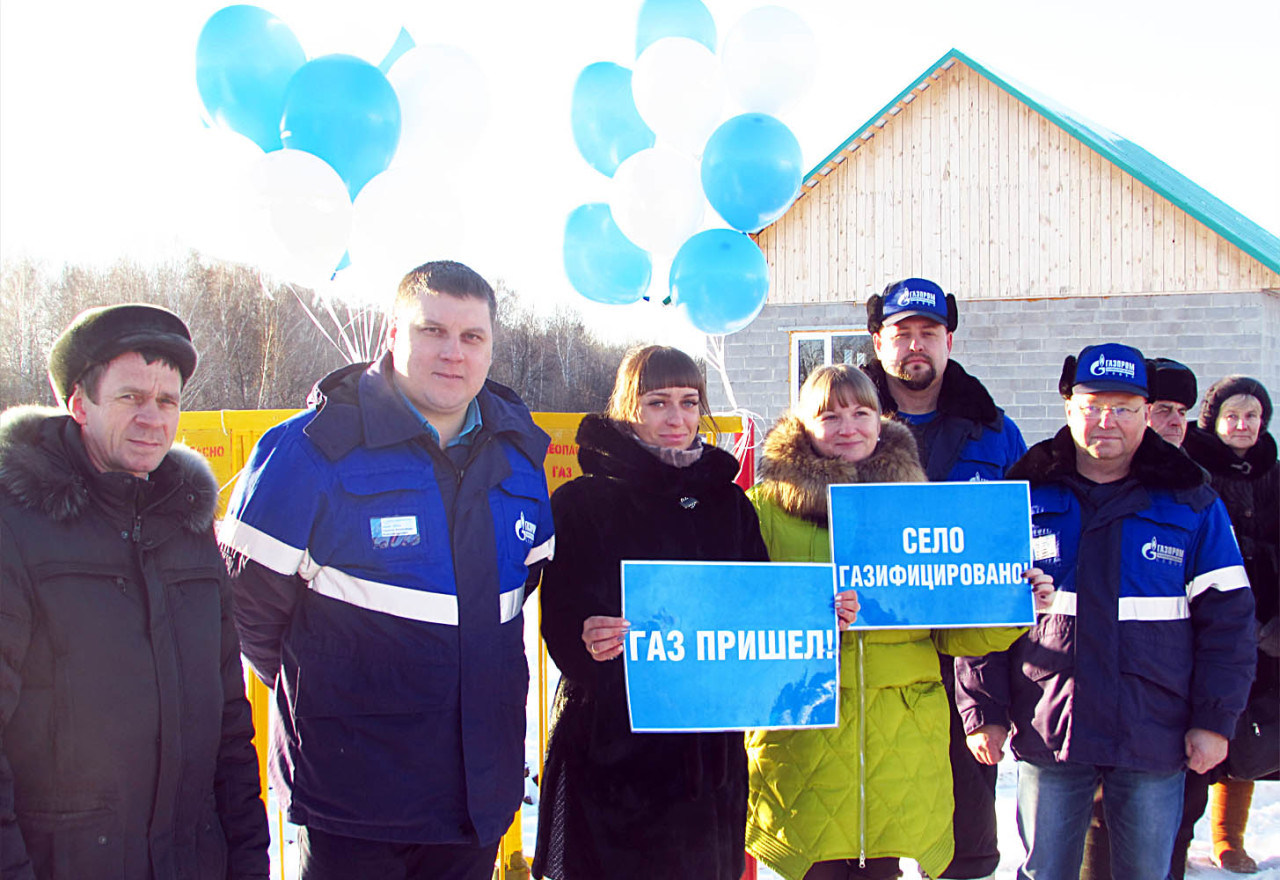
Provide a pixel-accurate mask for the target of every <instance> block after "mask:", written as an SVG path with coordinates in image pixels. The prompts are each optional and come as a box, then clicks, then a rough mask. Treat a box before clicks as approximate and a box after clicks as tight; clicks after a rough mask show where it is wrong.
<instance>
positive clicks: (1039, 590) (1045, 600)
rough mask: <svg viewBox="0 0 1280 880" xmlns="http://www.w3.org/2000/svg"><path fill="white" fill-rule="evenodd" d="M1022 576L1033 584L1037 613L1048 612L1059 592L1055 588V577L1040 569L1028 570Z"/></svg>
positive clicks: (1032, 591) (1032, 593)
mask: <svg viewBox="0 0 1280 880" xmlns="http://www.w3.org/2000/svg"><path fill="white" fill-rule="evenodd" d="M1022 576H1023V577H1024V578H1026V579H1027V582H1028V583H1030V584H1031V595H1032V596H1034V597H1035V603H1036V611H1048V610H1049V606H1051V605H1052V604H1053V594H1054V593H1055V592H1057V590H1056V589H1055V588H1054V586H1053V575H1050V574H1046V573H1045V572H1043V571H1041V570H1040V569H1038V568H1028V569H1026V570H1025V571H1024V572H1022Z"/></svg>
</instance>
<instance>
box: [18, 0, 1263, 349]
mask: <svg viewBox="0 0 1280 880" xmlns="http://www.w3.org/2000/svg"><path fill="white" fill-rule="evenodd" d="M300 2H305V0H279V2H276V3H271V2H266V3H264V4H263V5H264V6H266V8H268V9H271V10H272V11H273V12H276V13H277V14H279V15H281V16H282V17H283V18H285V19H286V20H289V16H288V9H289V8H290V5H289V4H293V3H300ZM397 2H399V3H400V4H401V5H400V7H399V8H401V9H404V10H405V11H404V13H403V16H404V24H405V25H406V27H408V29H409V30H410V32H411V33H412V34H413V36H414V38H415V39H416V40H417V41H418V42H419V43H445V44H451V45H455V46H458V47H461V48H462V49H464V50H466V51H467V52H469V53H470V54H471V55H472V56H473V57H474V58H475V59H476V60H477V61H478V62H479V64H480V66H481V68H482V69H483V70H484V72H485V75H486V78H487V81H488V89H489V92H490V96H491V104H492V111H491V114H490V117H489V121H488V125H487V128H486V131H485V136H484V141H483V143H482V145H481V147H480V148H479V149H478V150H477V151H476V153H475V155H474V156H473V157H471V158H470V159H469V160H466V161H464V162H462V163H460V164H459V167H458V168H457V169H455V172H456V179H455V183H456V185H457V186H458V188H459V189H461V190H463V191H464V192H465V193H466V204H465V206H464V208H463V217H462V218H461V220H462V222H463V223H464V227H465V229H466V239H465V244H464V246H463V253H462V254H460V255H459V256H460V257H461V258H462V259H464V260H466V261H468V262H470V263H471V264H472V265H473V266H474V267H475V268H476V269H477V270H479V271H480V272H481V273H482V274H484V275H485V276H486V277H488V278H490V279H502V280H504V281H505V282H506V283H507V284H508V285H509V286H510V287H512V288H514V289H515V290H517V291H518V292H519V293H520V294H521V295H522V297H523V298H524V299H525V300H526V301H530V302H536V303H538V304H540V305H542V306H546V307H548V308H550V307H552V306H554V305H555V304H557V303H567V304H571V305H573V306H575V307H577V308H578V309H579V310H580V311H582V312H583V313H584V315H585V316H586V317H587V320H588V322H589V323H590V324H591V325H592V326H593V327H595V328H597V329H598V330H599V331H600V332H602V333H605V334H607V335H609V336H611V337H618V336H623V337H626V336H628V335H633V334H636V333H640V334H644V335H646V336H648V337H652V338H663V339H666V340H668V341H671V342H674V343H676V344H681V345H685V346H686V347H688V346H692V347H694V348H697V347H699V346H698V345H697V343H696V341H691V340H697V339H698V338H699V337H697V334H695V333H694V332H693V330H692V328H690V327H689V326H688V325H687V323H686V322H685V321H684V320H683V319H682V318H681V317H680V316H679V315H678V314H677V313H675V312H674V310H672V309H670V308H662V307H660V306H658V305H656V304H637V305H635V306H627V307H619V306H597V305H595V304H592V303H589V302H587V301H586V300H585V299H583V298H582V297H580V296H578V295H577V294H576V293H575V292H574V291H573V289H572V288H571V287H570V286H569V283H568V281H567V279H566V278H565V275H564V271H563V268H562V264H561V244H562V234H563V226H564V220H565V218H566V216H567V215H568V213H569V212H570V211H571V210H572V209H573V208H574V207H576V206H577V205H579V204H582V203H584V202H590V201H604V200H607V187H606V184H607V181H606V179H605V178H604V177H603V176H602V175H600V174H598V173H597V172H595V171H593V170H591V169H590V168H589V167H588V166H587V165H586V163H585V162H584V161H583V160H582V159H581V157H580V156H579V155H578V153H577V150H576V149H575V147H574V144H573V139H572V134H571V132H570V127H569V104H570V96H571V92H572V86H573V82H574V79H575V78H576V76H577V74H578V72H579V71H580V70H581V69H582V67H583V66H585V65H586V64H589V63H591V62H594V61H615V62H617V63H619V64H623V65H625V66H628V67H630V66H632V65H633V64H634V41H635V21H636V14H637V11H638V9H639V7H640V2H639V0H546V2H542V3H536V2H530V0H360V3H354V2H353V3H342V4H336V3H335V4H333V6H331V7H330V8H332V9H334V10H335V11H334V13H333V18H334V19H335V20H337V19H338V18H340V15H341V14H342V13H341V12H339V11H337V10H338V7H339V6H341V7H343V8H345V9H346V10H350V9H351V8H368V7H369V4H371V3H373V4H376V5H380V6H382V7H386V6H387V5H388V4H394V3H397ZM705 2H706V3H707V6H708V7H709V8H710V10H711V11H712V13H713V14H714V15H715V19H716V24H717V27H718V30H719V33H720V35H721V37H723V35H724V34H725V32H726V31H727V30H728V29H729V28H730V27H731V26H732V24H733V23H734V22H735V21H736V20H737V18H738V17H739V16H740V15H741V14H742V13H744V12H746V11H747V10H749V9H752V8H754V7H756V6H758V5H763V0H705ZM223 5H226V4H224V3H220V2H207V0H177V2H175V0H112V2H102V0H3V3H2V4H0V257H3V258H4V259H6V260H7V259H11V258H14V257H18V256H21V255H33V256H36V257H38V258H40V259H43V260H45V261H46V262H47V263H49V264H51V265H53V266H56V265H57V264H60V263H62V262H64V261H70V262H95V263H101V262H110V261H112V260H114V259H115V258H117V257H119V256H122V255H129V256H133V257H135V258H137V259H140V260H143V261H148V260H152V259H157V258H162V257H165V256H171V255H174V254H181V253H183V252H184V250H185V244H184V243H183V242H181V241H179V240H178V239H177V238H176V237H175V235H174V229H175V226H176V225H177V224H176V223H175V218H176V216H177V215H178V214H179V213H180V212H182V211H184V210H189V209H190V207H191V206H190V205H189V204H184V203H183V200H184V194H185V187H186V184H187V183H188V182H187V181H184V180H182V179H181V177H180V176H178V175H179V174H180V172H178V171H177V169H179V168H181V167H182V166H181V163H180V162H179V161H178V160H179V159H180V157H181V154H182V152H183V150H184V149H186V144H187V143H188V139H189V138H191V137H193V136H194V135H195V133H198V132H199V130H200V111H199V103H198V97H197V94H196V91H195V76H194V64H195V43H196V38H197V36H198V34H199V31H200V27H201V26H202V25H203V23H204V21H205V20H206V19H207V18H208V17H209V15H211V14H212V13H213V12H215V11H216V10H218V9H219V8H221V7H222V6H223ZM310 5H311V6H312V7H316V6H324V3H322V2H312V3H311V4H310ZM780 5H784V6H787V7H788V8H791V9H793V10H794V11H796V12H797V13H799V14H800V15H802V16H803V17H804V18H805V20H806V21H807V22H808V23H809V25H810V26H811V27H812V28H813V29H814V30H815V32H816V33H817V35H818V40H819V44H820V56H819V57H820V66H819V72H818V77H817V80H816V83H815V85H814V87H813V89H812V90H811V92H810V93H809V94H808V96H807V97H806V99H805V100H804V101H803V102H802V104H801V105H800V106H799V107H797V108H796V109H795V110H793V111H792V112H790V113H788V114H785V115H784V116H783V121H784V122H786V123H787V124H788V125H790V126H791V128H792V129H793V131H794V132H795V133H796V135H797V137H798V138H799V140H800V143H801V145H802V147H803V149H804V159H805V168H806V169H808V168H811V167H812V166H813V165H814V164H816V163H817V162H818V160H820V159H821V158H823V157H824V156H825V155H827V154H828V153H829V152H830V151H831V150H833V149H834V148H835V147H836V146H838V145H839V144H840V143H841V142H842V141H843V140H844V139H845V138H846V137H847V136H848V135H849V134H851V133H852V132H853V131H854V130H855V129H856V128H857V127H859V126H860V125H861V124H862V123H863V122H865V121H866V119H867V118H868V117H869V116H870V115H871V114H872V113H874V112H875V111H876V110H878V109H879V108H880V107H881V106H883V105H884V104H885V103H886V102H887V101H888V100H889V99H890V98H892V97H893V96H894V95H896V94H897V93H898V92H899V91H901V90H902V89H903V88H904V87H905V86H906V85H908V84H909V83H910V82H911V81H913V80H914V79H915V78H916V77H917V76H919V75H920V73H922V72H923V71H924V70H925V69H926V67H928V66H929V65H930V64H931V63H932V62H933V61H935V60H936V59H937V58H938V57H939V56H941V55H942V54H943V53H944V52H946V51H947V50H948V49H949V48H951V47H955V48H958V49H960V50H961V51H963V52H965V53H967V54H969V55H970V56H972V57H974V58H975V59H976V60H978V61H980V62H982V63H983V64H985V65H987V66H989V67H991V68H992V69H994V70H996V71H998V72H1000V73H1001V74H1003V75H1005V76H1008V77H1010V78H1012V79H1014V80H1016V81H1018V82H1020V83H1022V84H1024V85H1026V86H1028V87H1030V88H1032V89H1034V90H1035V91H1037V92H1039V93H1041V94H1043V95H1045V96H1047V97H1049V98H1051V99H1053V100H1054V101H1056V102H1058V103H1059V104H1062V105H1065V106H1066V107H1069V108H1071V109H1072V110H1073V111H1075V112H1076V113H1077V114H1079V115H1081V116H1084V117H1086V118H1089V119H1092V120H1094V121H1095V122H1098V123H1100V124H1102V125H1105V126H1107V127H1108V128H1110V129H1112V130H1113V131H1115V132H1117V133H1118V134H1121V135H1123V136H1125V137H1127V138H1128V139H1130V140H1132V141H1134V142H1136V143H1138V144H1140V145H1141V146H1143V147H1145V148H1146V149H1147V150H1149V151H1150V152H1152V153H1154V154H1155V155H1156V156H1158V157H1160V158H1161V159H1163V160H1165V161H1166V162H1168V163H1169V164H1170V165H1172V166H1173V167H1174V168H1176V169H1178V170H1179V171H1181V172H1182V173H1183V174H1185V175H1186V176H1188V177H1189V178H1191V179H1192V180H1194V181H1196V182H1197V183H1199V184H1200V185H1201V186H1203V187H1205V188H1206V189H1208V190H1209V191H1210V192H1212V193H1214V194H1215V195H1217V196H1218V197H1220V198H1222V199H1223V200H1224V201H1226V202H1227V203H1228V204H1230V205H1232V206H1233V207H1235V208H1236V209H1237V210H1239V211H1241V212H1242V213H1243V214H1245V215H1246V216H1248V217H1250V218H1252V219H1253V220H1254V221H1256V222H1257V223H1259V224H1261V225H1262V226H1264V227H1265V228H1267V229H1269V230H1271V231H1272V232H1275V233H1280V98H1278V97H1277V94H1278V93H1280V92H1278V89H1277V85H1280V81H1278V79H1277V74H1276V70H1275V63H1274V60H1275V37H1276V34H1278V33H1280V3H1278V2H1276V0H1214V2H1212V3H1205V2H1204V0H1163V2H1161V3H1154V2H1150V0H1075V2H1072V3H1062V2H1043V0H917V2H912V3H905V2H892V3H886V2H868V0H782V2H781V3H780ZM346 14H348V15H349V14H350V12H349V11H348V12H346ZM295 29H296V28H295ZM300 36H302V35H300ZM303 45H304V48H308V49H309V50H310V49H311V46H310V45H309V43H308V41H307V39H306V38H305V37H303ZM655 268H656V271H655V276H656V275H657V273H659V272H665V270H663V269H660V268H657V267H655ZM655 283H656V282H655Z"/></svg>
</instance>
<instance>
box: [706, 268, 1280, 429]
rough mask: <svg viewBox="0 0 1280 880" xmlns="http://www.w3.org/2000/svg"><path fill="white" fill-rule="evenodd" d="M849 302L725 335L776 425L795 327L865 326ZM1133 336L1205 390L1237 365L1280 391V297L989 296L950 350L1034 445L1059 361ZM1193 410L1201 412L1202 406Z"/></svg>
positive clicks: (719, 392) (1056, 418)
mask: <svg viewBox="0 0 1280 880" xmlns="http://www.w3.org/2000/svg"><path fill="white" fill-rule="evenodd" d="M865 317H866V311H865V309H864V307H863V306H862V304H855V303H849V302H842V303H827V304H822V305H812V304H811V305H768V306H765V308H764V310H763V311H762V312H761V313H760V316H759V317H758V318H756V320H755V321H753V322H752V323H751V325H750V326H748V327H747V328H746V329H745V330H742V331H741V332H739V333H735V334H734V335H732V336H729V337H727V338H726V340H725V349H724V355H725V367H726V370H727V372H728V374H729V378H730V381H731V382H732V383H733V390H734V394H735V396H736V397H737V401H738V405H739V406H740V407H742V408H744V409H747V410H750V411H753V412H756V413H759V414H760V415H761V416H763V417H764V418H765V419H766V420H768V421H769V422H770V423H772V421H773V420H775V419H777V418H778V416H780V415H781V414H782V413H783V412H784V411H785V410H786V408H787V406H788V404H789V402H790V397H789V393H790V392H789V388H788V380H787V377H788V374H789V372H788V371H789V359H790V337H789V333H790V332H791V331H796V330H820V329H829V328H848V327H861V326H864V324H865ZM1112 341H1114V342H1124V343H1127V344H1129V345H1134V346H1137V347H1138V348H1140V349H1141V350H1142V352H1143V353H1144V354H1146V355H1147V356H1148V357H1172V358H1175V359H1177V360H1180V361H1182V362H1183V363H1185V364H1186V365H1187V366H1188V367H1190V368H1191V369H1192V370H1193V371H1194V372H1195V374H1196V378H1197V379H1198V380H1199V383H1200V391H1201V393H1203V392H1204V390H1205V389H1206V388H1208V387H1209V385H1211V384H1212V383H1213V382H1215V381H1217V380H1218V379H1220V378H1222V377H1223V376H1225V375H1227V374H1229V373H1246V374H1248V375H1252V376H1255V377H1256V378H1258V379H1260V380H1261V381H1262V382H1263V384H1264V385H1266V386H1267V389H1268V390H1269V391H1270V392H1271V394H1272V396H1273V398H1280V293H1276V292H1268V291H1247V292H1244V293H1213V294H1205V293H1189V294H1162V295H1143V294H1132V295H1126V296H1109V297H1091V298H1071V299H1033V300H985V301H965V302H961V303H960V326H959V328H958V329H957V330H956V333H955V339H954V345H953V347H952V357H953V358H955V359H956V360H958V361H959V362H960V363H962V364H963V365H964V367H965V369H966V370H968V371H969V372H970V373H972V374H974V375H976V376H977V377H978V378H980V379H981V380H982V382H983V384H985V385H986V386H987V389H988V390H989V391H990V392H991V396H992V397H994V398H995V401H996V403H997V404H999V405H1000V406H1002V407H1004V409H1005V411H1006V412H1007V413H1009V415H1011V416H1012V417H1013V418H1014V420H1015V421H1017V423H1018V426H1019V427H1020V428H1021V429H1022V433H1023V435H1024V436H1025V437H1026V439H1027V442H1028V443H1029V444H1030V443H1035V442H1036V441H1038V440H1043V439H1045V438H1046V437H1049V436H1051V435H1052V434H1053V433H1054V432H1055V431H1056V430H1057V429H1058V428H1060V427H1061V426H1062V424H1063V413H1062V399H1061V398H1060V397H1059V396H1058V391H1057V386H1058V376H1059V374H1060V373H1061V371H1062V360H1063V358H1064V357H1065V356H1066V355H1068V354H1077V353H1079V351H1080V349H1081V348H1083V347H1084V346H1085V345H1088V344H1090V343H1093V342H1112ZM708 386H709V387H708V392H709V396H710V398H711V404H712V408H713V409H715V410H720V409H724V408H725V407H726V406H727V396H726V395H725V393H724V389H723V387H722V385H721V382H720V380H719V378H718V377H717V376H716V375H714V374H712V375H710V376H709V377H708ZM1194 412H1196V411H1194V410H1193V413H1194Z"/></svg>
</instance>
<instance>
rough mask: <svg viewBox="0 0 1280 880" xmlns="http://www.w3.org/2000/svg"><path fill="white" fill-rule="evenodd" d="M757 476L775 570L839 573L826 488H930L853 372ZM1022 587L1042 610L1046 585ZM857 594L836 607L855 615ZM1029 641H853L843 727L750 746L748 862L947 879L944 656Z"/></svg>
mask: <svg viewBox="0 0 1280 880" xmlns="http://www.w3.org/2000/svg"><path fill="white" fill-rule="evenodd" d="M761 476H762V480H761V482H760V484H759V485H757V486H756V487H754V488H753V489H752V490H751V491H750V492H749V493H748V494H749V496H750V497H751V500H752V502H753V503H754V504H755V506H756V510H757V512H758V513H759V515H760V529H761V532H762V533H763V534H764V539H765V543H766V545H767V546H768V548H769V555H770V557H771V558H772V559H773V560H774V561H775V562H830V561H831V543H830V538H829V535H828V531H827V529H828V526H827V522H828V520H827V487H828V486H829V485H831V484H833V483H923V482H926V478H925V474H924V470H923V469H922V468H921V466H920V458H919V454H918V452H917V450H916V443H915V440H914V438H913V437H912V436H911V431H910V430H909V429H908V428H906V427H905V426H903V425H899V424H897V423H896V422H892V421H889V420H887V419H882V418H881V416H880V402H879V397H878V396H877V394H876V390H875V387H874V386H873V385H872V384H871V380H870V379H868V378H867V377H866V376H865V375H864V374H863V373H862V372H861V371H860V370H858V369H856V368H854V367H851V366H847V365H837V366H827V367H819V368H818V369H816V370H814V371H813V372H812V373H810V374H809V377H808V378H807V379H806V380H805V383H804V386H803V387H802V388H801V389H800V397H799V400H798V401H797V403H796V405H795V407H794V408H793V410H792V412H791V413H790V414H788V415H786V416H784V417H783V418H782V419H780V420H779V421H778V423H777V424H776V425H775V426H774V427H773V430H772V431H770V432H769V436H768V437H767V438H766V439H765V445H764V462H763V464H762V465H761ZM557 528H559V526H557ZM1025 576H1026V577H1027V578H1028V579H1029V580H1030V581H1031V583H1032V584H1033V589H1034V591H1035V593H1036V596H1037V600H1038V601H1047V598H1048V596H1049V595H1050V594H1051V593H1052V581H1051V580H1050V579H1049V578H1048V576H1047V575H1044V574H1042V573H1041V572H1039V570H1037V569H1028V571H1027V572H1026V575H1025ZM852 592H853V591H849V593H848V594H841V597H842V599H843V602H844V603H845V605H846V609H852V610H856V607H857V604H856V599H855V598H854V597H852V596H850V595H849V594H851V593H852ZM845 613H848V611H846V612H845ZM1022 632H1023V630H1022V629H1018V628H1011V627H1010V628H987V629H939V630H928V629H906V630H874V631H870V632H856V633H855V632H850V633H845V635H844V636H843V637H842V643H841V652H840V726H839V727H838V728H835V729H829V730H828V729H822V730H804V731H754V732H749V733H748V735H747V755H748V761H749V768H750V795H749V816H748V824H747V849H748V850H749V851H750V852H751V854H752V855H754V856H755V857H756V858H758V859H760V860H761V861H763V862H765V863H766V864H768V865H769V867H771V868H772V869H773V870H775V871H777V872H778V873H779V874H781V875H782V876H783V877H786V878H788V880H801V878H805V880H846V878H848V880H852V878H876V880H879V878H890V877H897V876H899V873H900V872H899V871H898V857H899V856H904V857H908V858H912V859H915V860H916V861H917V862H919V863H920V866H921V868H922V869H923V870H925V871H927V872H928V873H929V874H930V875H931V876H937V875H938V874H939V873H941V872H942V870H943V869H944V868H946V866H947V865H948V864H949V863H950V861H951V857H952V853H953V851H954V847H955V842H954V840H953V838H952V832H951V813H952V803H951V802H952V793H951V765H950V759H949V757H948V743H949V741H950V740H949V736H950V734H949V730H950V727H949V725H950V714H949V709H948V705H947V695H946V693H945V691H944V690H943V687H942V677H941V675H940V673H939V665H938V664H939V660H938V655H939V654H940V653H942V654H950V655H980V654H985V653H987V652H989V651H997V650H1003V649H1005V648H1007V647H1009V646H1010V645H1011V644H1013V642H1014V640H1015V639H1016V638H1017V637H1018V635H1019V634H1021V633H1022Z"/></svg>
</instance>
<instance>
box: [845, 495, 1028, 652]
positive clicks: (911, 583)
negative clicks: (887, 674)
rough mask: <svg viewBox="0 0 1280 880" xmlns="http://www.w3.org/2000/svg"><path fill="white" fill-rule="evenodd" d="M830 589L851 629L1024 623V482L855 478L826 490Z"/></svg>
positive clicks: (1025, 504)
mask: <svg viewBox="0 0 1280 880" xmlns="http://www.w3.org/2000/svg"><path fill="white" fill-rule="evenodd" d="M828 500H829V502H830V506H829V508H828V509H829V510H830V522H831V559H832V562H833V564H834V565H835V577H836V589H838V590H857V591H858V605H859V610H858V622H857V623H855V624H854V629H902V628H908V627H928V628H931V629H932V628H945V627H959V626H1029V625H1031V624H1033V623H1035V607H1034V604H1033V599H1032V595H1031V589H1030V587H1029V586H1028V584H1027V582H1026V581H1024V580H1023V579H1022V572H1023V571H1024V570H1025V569H1026V568H1028V567H1029V566H1030V564H1031V494H1030V489H1029V487H1028V484H1027V483H1025V482H1021V481H1013V482H989V483H987V482H973V483H883V484H878V483H862V484H858V485H847V486H831V487H829V489H828Z"/></svg>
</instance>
